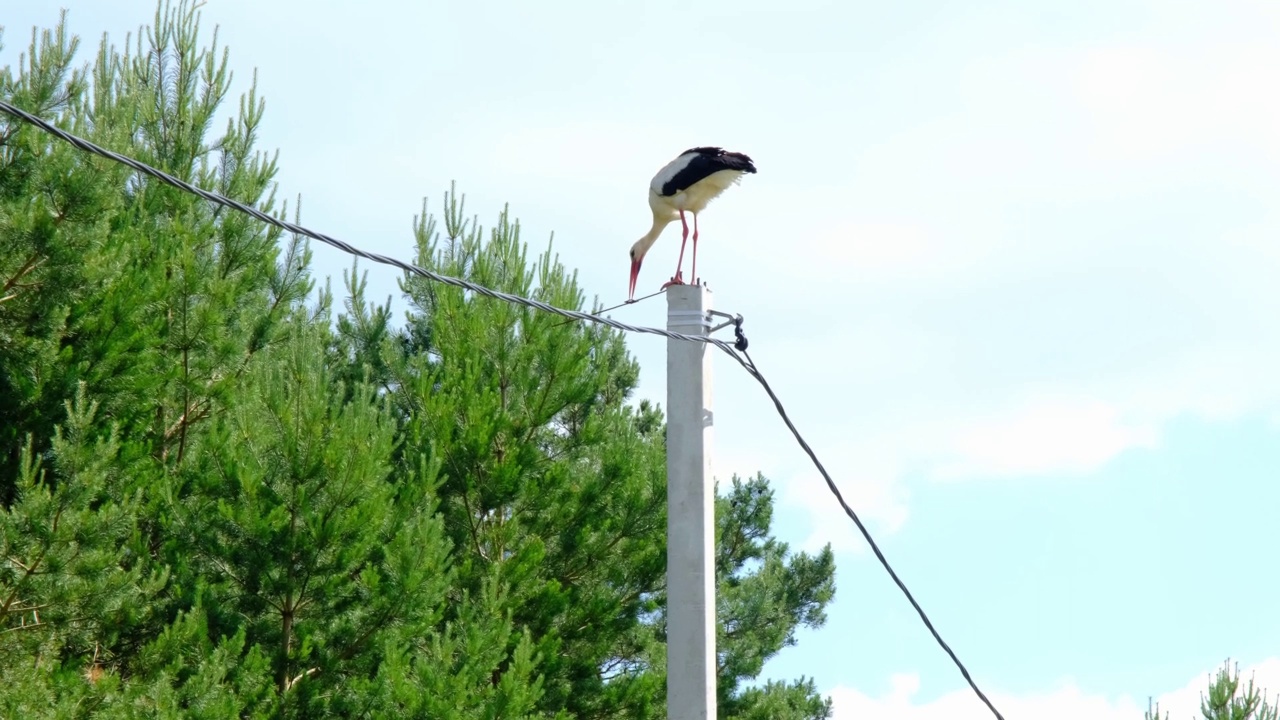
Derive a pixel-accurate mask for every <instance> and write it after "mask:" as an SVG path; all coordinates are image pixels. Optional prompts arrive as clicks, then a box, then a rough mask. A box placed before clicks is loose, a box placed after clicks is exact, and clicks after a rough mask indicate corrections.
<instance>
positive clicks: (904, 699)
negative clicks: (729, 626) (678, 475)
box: [0, 0, 1280, 720]
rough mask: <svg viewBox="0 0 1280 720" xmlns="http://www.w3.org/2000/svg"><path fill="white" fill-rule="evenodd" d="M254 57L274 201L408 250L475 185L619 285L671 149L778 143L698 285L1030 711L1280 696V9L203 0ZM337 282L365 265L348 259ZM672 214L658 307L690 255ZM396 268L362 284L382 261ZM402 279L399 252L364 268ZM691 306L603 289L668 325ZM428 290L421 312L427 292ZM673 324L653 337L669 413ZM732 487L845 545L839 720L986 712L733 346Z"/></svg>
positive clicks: (15, 22) (989, 673) (118, 35)
mask: <svg viewBox="0 0 1280 720" xmlns="http://www.w3.org/2000/svg"><path fill="white" fill-rule="evenodd" d="M60 6H67V7H68V8H69V9H70V14H69V20H70V23H71V29H72V31H73V32H75V33H77V34H79V35H81V36H82V37H83V38H84V40H85V47H84V49H83V50H82V52H83V55H82V57H83V58H84V59H85V61H88V60H90V59H91V57H92V51H93V50H94V49H96V46H97V43H98V41H99V40H100V38H101V37H102V34H103V33H104V32H106V33H109V36H110V38H111V39H112V41H113V42H117V43H121V42H123V40H124V36H125V33H126V32H129V31H135V32H136V30H137V28H138V27H139V26H140V25H142V24H144V23H149V22H151V20H152V18H153V16H154V10H155V6H154V4H153V2H151V1H150V0H116V1H115V2H112V3H96V2H89V1H88V0H81V1H79V2H77V1H76V0H54V1H51V0H26V2H23V3H18V4H16V5H14V6H13V7H9V8H7V9H6V10H5V12H4V17H3V18H2V19H0V21H2V22H4V24H5V36H4V41H5V44H6V47H5V48H4V50H3V51H0V63H3V64H13V63H15V62H16V60H17V55H18V53H19V52H20V51H22V50H25V48H26V44H27V42H28V40H29V32H30V28H31V27H32V26H40V27H50V26H52V25H53V24H54V23H56V20H57V17H58V9H59V7H60ZM203 18H204V24H205V27H206V30H212V28H213V26H214V25H217V26H218V32H219V40H220V41H221V42H222V43H225V44H226V45H228V46H229V47H230V52H231V54H230V64H231V68H232V70H233V71H234V73H235V79H234V84H233V91H234V92H235V93H237V94H238V93H241V92H244V91H245V90H247V88H248V86H249V83H250V81H251V79H252V77H253V75H254V73H255V71H256V73H257V77H258V90H259V92H260V94H261V95H262V96H264V97H265V99H266V107H267V112H266V117H265V119H264V122H263V125H262V130H261V134H260V138H259V146H260V147H262V148H266V149H271V150H274V149H277V148H278V149H279V152H280V156H279V158H280V168H281V170H280V174H279V176H278V180H279V190H280V194H281V196H282V197H287V198H290V199H292V198H295V197H298V196H301V199H302V220H303V224H305V225H307V226H308V227H311V228H314V229H317V230H320V231H322V232H326V233H328V234H331V235H334V236H336V237H339V238H342V239H344V240H346V241H348V242H351V243H353V244H356V245H359V246H361V247H363V248H365V249H368V250H371V251H376V252H380V253H385V254H389V255H395V256H398V257H401V258H404V259H409V258H410V257H411V256H412V248H413V240H412V233H411V228H412V222H413V217H414V215H415V213H417V212H418V211H419V210H420V208H421V202H422V198H423V197H426V198H428V208H429V209H436V208H439V206H440V200H441V198H442V196H443V193H444V191H445V190H447V189H448V187H449V183H450V182H451V181H455V180H456V181H457V183H458V188H459V190H460V191H462V192H464V193H465V194H466V199H467V208H468V210H469V211H470V212H472V213H474V214H477V215H479V217H480V219H481V222H483V223H486V224H490V225H491V224H492V223H493V221H494V219H495V218H496V216H497V214H498V213H499V212H500V211H501V210H502V208H503V206H504V204H507V203H509V204H510V208H511V212H512V214H513V215H515V216H516V217H518V218H519V219H520V221H521V227H522V237H523V238H524V240H525V241H527V242H528V243H529V244H530V249H531V251H541V250H543V249H545V248H546V247H547V243H548V239H549V238H550V237H551V234H552V233H553V232H554V235H555V241H554V251H555V252H556V253H558V254H559V256H560V259H561V260H562V261H563V262H564V263H565V264H566V265H568V266H570V267H572V268H575V269H576V270H577V271H578V273H579V275H578V277H579V280H580V282H581V284H582V286H583V287H584V288H585V291H586V293H587V295H588V297H598V299H599V301H600V302H601V303H602V304H607V305H613V304H615V303H618V302H621V301H622V300H623V299H624V298H625V296H626V289H627V286H626V281H627V277H626V276H627V272H628V270H629V262H628V260H627V257H626V253H627V249H628V248H629V246H630V245H631V243H632V242H634V241H635V240H636V239H637V238H639V237H640V236H641V235H642V234H643V233H644V232H645V231H646V230H647V229H648V226H649V210H648V208H647V204H646V201H645V193H646V192H647V185H648V182H649V179H650V178H651V177H652V175H653V173H654V172H656V171H657V170H658V168H660V167H661V166H662V165H663V164H665V163H666V162H667V161H668V160H670V159H671V158H673V157H674V156H675V155H676V154H677V153H678V152H680V151H681V150H684V149H685V148H688V147H693V146H697V145H719V146H724V147H726V148H729V149H732V150H736V151H740V152H745V153H747V154H749V155H750V156H751V157H752V158H753V159H754V160H755V162H756V165H757V166H758V167H759V173H758V174H757V175H751V176H748V177H747V178H745V179H744V181H743V182H742V183H741V185H740V186H738V187H735V188H732V189H731V190H730V191H729V192H727V193H726V194H725V195H724V196H723V197H722V198H721V199H719V200H717V201H716V202H715V203H714V204H713V205H712V206H711V207H710V208H709V209H708V210H707V211H706V212H705V213H703V215H702V217H701V222H700V229H701V242H700V243H699V250H700V253H699V261H700V262H699V268H700V270H701V275H702V277H703V279H704V280H705V281H706V282H707V284H708V286H709V287H710V289H711V291H712V303H713V304H714V306H715V307H716V308H718V309H721V310H726V311H731V312H735V313H741V314H742V315H743V316H744V317H745V319H746V324H745V326H744V329H745V331H746V332H747V335H748V337H749V338H750V340H751V352H752V355H753V357H754V358H755V360H756V362H757V363H758V365H759V367H760V368H761V370H762V371H763V373H764V374H765V376H766V377H767V378H768V379H769V381H770V382H771V383H772V384H773V386H774V388H775V389H776V391H777V392H778V394H779V395H780V396H781V398H782V400H783V402H785V403H786V404H787V407H788V409H789V410H790V412H791V413H792V416H793V418H794V420H795V421H796V423H797V424H798V426H799V427H800V429H801V431H802V432H803V433H805V435H806V437H807V439H808V440H809V442H810V443H811V444H812V445H813V447H814V448H815V450H816V451H817V452H818V454H819V456H820V457H821V458H822V459H823V461H824V463H825V464H826V465H827V467H828V469H829V470H830V471H831V472H832V474H833V476H834V478H835V479H836V481H837V483H838V484H839V485H840V487H841V488H842V489H843V491H844V493H845V496H846V498H848V499H849V500H850V502H851V504H852V505H853V507H854V508H855V509H856V510H857V511H858V512H859V513H860V514H861V516H862V517H864V518H865V519H866V520H867V521H868V524H869V526H870V528H871V531H872V533H873V534H874V535H875V537H876V538H877V540H878V541H879V542H880V544H881V546H882V548H883V549H884V551H885V553H886V554H887V555H888V557H889V559H890V561H891V562H892V563H893V565H894V567H895V569H896V570H897V571H898V572H899V574H900V575H901V576H902V577H903V579H904V580H905V581H906V583H907V584H908V586H909V587H910V588H911V589H912V591H913V592H914V594H915V595H916V597H917V599H918V600H919V601H920V602H921V604H922V605H923V606H924V608H925V610H926V612H928V613H929V614H930V617H931V618H932V619H933V621H934V622H935V624H936V625H937V627H938V629H939V631H940V632H941V633H942V635H943V637H944V638H945V639H946V640H947V641H948V642H949V643H950V644H951V646H952V647H953V649H955V651H956V652H957V654H958V655H959V656H960V658H961V659H962V660H963V661H964V662H965V663H966V665H967V666H968V668H969V670H970V671H971V672H972V673H973V675H974V677H975V679H976V681H977V682H978V683H979V686H980V687H982V688H983V689H984V691H985V692H986V693H987V694H988V695H989V696H990V697H991V699H992V700H993V701H994V702H995V703H996V704H997V707H998V708H1000V709H1001V710H1002V712H1003V713H1004V714H1005V717H1008V718H1015V717H1037V718H1047V719H1050V720H1052V719H1054V718H1068V717H1070V718H1079V717H1090V718H1100V719H1102V720H1111V718H1115V719H1116V720H1119V719H1120V718H1140V717H1141V716H1142V711H1143V710H1144V709H1145V708H1146V707H1147V700H1148V698H1154V699H1158V700H1160V701H1161V703H1162V707H1163V708H1164V709H1168V710H1170V711H1171V712H1172V717H1174V718H1189V717H1192V716H1193V715H1194V714H1195V712H1196V707H1197V705H1198V693H1199V691H1200V689H1202V688H1203V687H1205V686H1206V684H1207V680H1208V676H1209V674H1210V673H1211V672H1213V671H1214V670H1215V669H1216V668H1218V667H1220V666H1221V665H1222V664H1223V663H1224V662H1225V661H1227V660H1228V659H1230V660H1231V661H1232V662H1238V663H1239V666H1240V668H1241V670H1242V671H1243V672H1244V673H1245V674H1246V675H1249V674H1253V675H1255V676H1256V677H1257V679H1258V681H1259V683H1260V684H1262V685H1264V686H1267V687H1270V688H1272V689H1273V691H1280V619H1277V616H1276V613H1275V597H1276V596H1277V594H1278V593H1280V574H1277V573H1276V572H1275V566H1274V561H1275V560H1274V559H1275V556H1276V554H1275V550H1276V548H1277V547H1280V523H1276V522H1275V521H1274V517H1275V513H1276V509H1277V508H1278V507H1280V483H1277V482H1276V480H1277V479H1278V478H1277V471H1278V470H1280V372H1277V371H1276V369H1277V368H1280V330H1278V329H1277V328H1278V327H1280V324H1277V322H1276V321H1275V318H1276V316H1277V311H1280V284H1277V283H1276V282H1275V278H1276V277H1277V271H1280V243H1277V241H1276V240H1277V234H1278V233H1280V170H1278V169H1277V168H1280V165H1278V161H1280V94H1277V93H1276V92H1275V88H1276V87H1277V86H1278V84H1280V4H1277V3H1276V2H1274V0H1105V2H1104V1H1103V0H1080V1H1078V2H1073V3H1060V2H1055V3H1050V2H1037V1H1034V0H984V1H979V2H973V3H950V2H943V1H942V0H932V1H928V2H925V1H921V0H904V1H903V2H897V3H886V2H865V1H857V2H844V3H836V2H820V1H818V0H792V1H791V2H787V3H777V2H763V1H761V0H732V1H731V0H705V1H704V2H700V3H697V4H696V6H695V4H693V3H677V2H673V1H671V0H657V1H654V2H647V3H645V4H643V5H641V4H639V3H623V2H619V1H618V0H597V1H596V2H590V3H588V2H585V0H579V1H578V2H568V1H566V0H549V1H546V2H540V3H536V4H534V3H517V2H514V0H504V1H499V0H477V1H475V2H472V3H470V4H465V3H418V2H409V1H408V0H368V1H366V2H363V3H346V2H334V1H322V0H308V1H307V2H302V1H301V0H298V1H294V0H273V2H257V1H251V0H209V2H207V3H206V4H205V6H204V8H203ZM314 250H315V270H316V272H317V273H318V274H320V275H330V276H332V277H333V278H334V285H335V288H341V277H342V272H343V271H344V270H346V269H349V268H350V262H349V258H347V257H346V256H344V255H341V254H340V253H339V252H338V251H336V250H333V249H331V248H328V247H325V246H319V245H317V246H315V247H314ZM677 251H678V228H669V229H668V231H667V233H666V234H665V235H664V236H663V237H662V238H661V239H660V240H659V241H658V244H657V245H656V246H655V247H654V249H653V250H652V251H651V253H650V257H649V258H648V260H647V262H646V264H645V267H644V269H643V271H642V274H641V277H640V286H639V289H638V294H647V293H648V292H652V291H654V290H657V289H658V286H659V285H660V284H661V283H662V282H663V281H664V280H665V279H666V278H667V277H669V276H670V272H671V271H672V270H673V263H674V260H675V255H676V252H677ZM362 269H363V267H362ZM367 269H368V272H369V280H370V290H371V294H372V295H373V296H374V297H378V296H383V297H385V296H389V295H395V294H396V292H397V289H396V285H395V280H396V278H397V275H396V273H394V272H392V271H391V270H390V269H389V268H380V267H376V266H374V267H367ZM663 305H664V302H663V300H662V299H661V298H655V299H653V300H650V301H647V302H645V303H641V304H638V305H635V306H630V307H626V308H622V309H620V310H617V311H615V312H614V313H612V315H613V316H614V317H616V318H617V319H619V320H623V321H626V322H630V323H634V324H642V325H654V326H659V327H661V326H663V325H664V323H665V308H664V307H663ZM398 307H403V306H402V305H398ZM663 343H664V341H663V340H661V339H660V338H652V337H633V338H631V339H630V340H629V347H630V348H631V349H632V351H633V353H634V354H635V356H636V357H637V358H638V360H639V362H640V363H641V366H642V376H641V387H640V391H639V397H647V398H652V399H655V400H657V401H659V402H662V403H663V404H664V405H665V363H664V350H665V348H664V344H663ZM714 373H715V378H714V392H715V398H714V410H715V422H716V425H715V429H714V439H715V447H714V457H715V468H716V472H717V475H718V476H719V477H720V478H721V479H722V481H723V480H727V479H728V477H729V476H730V475H731V474H733V473H739V474H754V473H756V472H762V473H764V475H765V476H766V477H768V478H770V479H771V481H772V482H773V484H774V486H775V487H776V489H777V499H778V512H777V515H776V521H777V527H776V531H777V534H778V536H779V537H780V538H781V539H783V540H784V541H786V542H788V543H790V544H791V546H792V547H793V549H796V550H808V551H812V550H815V549H817V548H820V547H822V546H823V545H824V544H827V543H830V544H831V546H832V547H833V549H834V550H835V552H836V558H837V566H838V569H837V593H836V598H835V600H834V601H833V603H832V604H831V605H830V607H829V609H828V622H827V624H826V625H825V626H824V627H822V628H819V629H816V630H805V631H802V632H801V633H799V635H798V637H797V639H798V643H797V644H796V645H795V646H794V647H791V648H787V649H786V650H784V651H783V652H782V653H781V654H780V655H779V656H778V657H777V658H775V659H774V660H772V661H771V662H770V663H769V664H768V665H767V666H766V669H765V677H771V678H795V677H798V676H800V675H806V676H809V677H813V678H814V679H815V681H816V682H817V684H818V687H819V688H820V689H821V690H822V691H823V692H824V693H827V694H829V695H830V696H831V697H832V698H833V701H834V706H835V718H836V719H837V720H851V719H852V718H873V719H874V718H904V719H907V720H941V719H943V718H947V719H952V718H955V719H959V720H965V719H967V718H980V717H987V716H988V714H987V711H986V709H985V708H984V707H983V706H982V705H981V704H980V703H979V701H978V700H977V699H976V697H975V696H974V695H973V694H972V693H971V692H970V691H969V690H968V689H967V686H966V685H965V684H964V680H963V679H962V678H961V676H960V675H959V673H958V672H957V671H956V669H955V668H954V667H953V666H952V665H950V663H949V660H948V659H947V658H946V657H945V655H944V654H943V653H942V651H941V650H940V649H939V648H938V647H937V646H936V645H935V644H934V642H933V640H932V638H931V637H930V636H929V635H928V633H927V631H926V630H925V629H924V627H923V626H922V625H921V624H920V622H919V620H918V618H917V617H916V616H915V615H914V612H913V611H912V610H911V608H910V606H909V605H908V604H907V602H906V600H905V599H904V598H903V597H902V596H901V594H900V593H899V592H898V591H897V589H896V588H895V587H894V586H893V585H892V583H891V581H890V580H889V578H888V577H887V575H886V574H885V573H884V571H883V569H882V568H881V567H880V566H879V565H878V563H877V562H876V561H875V558H874V557H873V556H872V555H871V553H870V552H869V551H868V550H867V548H866V547H865V543H864V541H863V540H862V539H861V538H860V537H859V536H858V535H857V534H856V533H855V531H854V530H853V528H852V527H851V524H850V523H849V522H848V520H847V518H845V517H844V516H843V514H842V512H841V511H840V509H839V508H838V506H837V505H836V504H835V503H834V501H833V499H832V498H831V496H830V494H829V492H828V491H827V489H826V488H825V486H824V484H823V482H822V479H821V477H820V476H819V475H818V474H817V472H816V471H815V470H814V469H813V468H812V466H811V465H810V464H809V461H808V459H807V458H806V457H805V456H804V455H803V453H802V452H801V451H800V449H799V448H798V447H797V446H796V445H795V443H794V441H793V439H792V438H791V437H790V436H789V434H788V432H787V430H786V428H785V426H784V425H783V424H782V423H781V421H780V420H779V419H778V417H777V416H776V414H775V413H774V410H773V408H772V405H771V404H770V403H769V401H768V399H767V397H765V396H764V395H763V393H762V392H761V391H760V390H759V388H758V387H757V386H756V385H755V384H754V383H753V381H751V380H750V379H749V378H747V377H746V376H745V375H744V374H743V373H742V372H741V370H740V369H738V368H736V367H735V366H734V365H733V364H731V363H730V362H729V361H728V359H727V358H718V359H717V360H716V361H715V368H714Z"/></svg>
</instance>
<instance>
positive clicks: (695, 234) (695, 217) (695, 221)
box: [689, 213, 698, 285]
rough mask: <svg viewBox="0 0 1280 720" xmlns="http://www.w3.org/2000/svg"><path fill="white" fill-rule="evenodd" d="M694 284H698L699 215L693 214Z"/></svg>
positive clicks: (691, 270) (692, 276) (691, 271)
mask: <svg viewBox="0 0 1280 720" xmlns="http://www.w3.org/2000/svg"><path fill="white" fill-rule="evenodd" d="M689 277H691V278H693V284H694V285H697V284H698V213H694V214H693V267H692V268H691V269H690V270H689Z"/></svg>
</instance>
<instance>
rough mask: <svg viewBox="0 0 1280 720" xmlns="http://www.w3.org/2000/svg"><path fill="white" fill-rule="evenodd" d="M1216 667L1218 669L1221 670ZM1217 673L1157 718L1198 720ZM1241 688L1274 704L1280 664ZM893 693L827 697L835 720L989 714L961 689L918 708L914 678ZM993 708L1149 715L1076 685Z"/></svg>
mask: <svg viewBox="0 0 1280 720" xmlns="http://www.w3.org/2000/svg"><path fill="white" fill-rule="evenodd" d="M1219 667H1220V666H1219ZM1217 669H1218V668H1217V667H1214V668H1208V669H1206V670H1205V672H1203V673H1200V674H1198V675H1197V676H1196V677H1193V678H1191V679H1190V680H1188V681H1187V683H1186V685H1184V686H1183V687H1181V688H1178V689H1177V690H1173V691H1171V692H1167V693H1165V694H1163V695H1160V696H1158V697H1156V698H1154V699H1155V701H1156V702H1157V703H1158V704H1159V706H1160V715H1161V717H1164V714H1165V712H1168V713H1169V717H1170V718H1171V720H1184V719H1186V718H1198V717H1200V693H1201V692H1202V691H1204V690H1205V689H1206V688H1207V687H1208V685H1209V681H1210V676H1211V675H1212V674H1214V673H1216V672H1217ZM1240 675H1241V680H1242V684H1243V683H1244V682H1247V681H1248V679H1249V678H1251V677H1252V678H1253V680H1254V682H1255V683H1256V685H1257V686H1258V687H1261V688H1263V689H1264V690H1267V691H1268V698H1270V699H1272V700H1274V698H1275V697H1276V692H1277V691H1280V658H1269V659H1267V660H1264V661H1262V662H1260V663H1257V664H1255V665H1253V666H1249V667H1241V669H1240ZM890 684H891V689H890V691H889V692H888V693H886V694H885V695H883V696H880V697H871V696H869V695H866V694H864V693H862V692H860V691H858V690H855V689H853V688H848V687H837V688H835V689H833V690H831V691H830V693H829V695H830V696H831V700H832V705H833V710H834V712H833V714H832V718H833V720H882V719H883V720H889V719H892V720H989V719H990V718H991V711H990V710H988V709H987V708H986V706H985V705H983V704H982V701H981V700H979V699H978V698H977V696H975V695H974V694H973V692H972V691H971V690H969V689H968V688H965V689H963V690H956V691H954V692H950V693H947V694H945V695H943V696H941V697H939V698H937V699H936V700H932V701H928V702H916V701H914V700H913V698H914V696H915V695H916V693H918V692H919V690H920V680H919V677H918V676H917V675H915V674H903V675H894V676H893V677H892V678H891V680H890ZM988 697H989V698H990V699H991V702H992V703H993V704H994V705H995V706H996V708H997V709H998V710H1000V712H1001V714H1003V715H1004V716H1005V717H1006V718H1037V720H1079V719H1080V718H1089V720H1141V718H1142V715H1143V712H1144V711H1146V709H1147V698H1146V697H1145V696H1142V697H1139V698H1135V697H1132V696H1128V695H1121V696H1118V697H1108V696H1105V695H1100V694H1091V693H1088V692H1086V691H1084V690H1082V689H1081V688H1080V687H1079V686H1077V685H1076V683H1075V682H1073V681H1070V680H1067V681H1064V682H1063V683H1061V684H1060V685H1059V686H1058V687H1057V688H1055V689H1054V690H1051V691H1049V692H1043V693H1034V694H1028V695H1010V694H1006V693H999V692H996V693H988Z"/></svg>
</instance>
